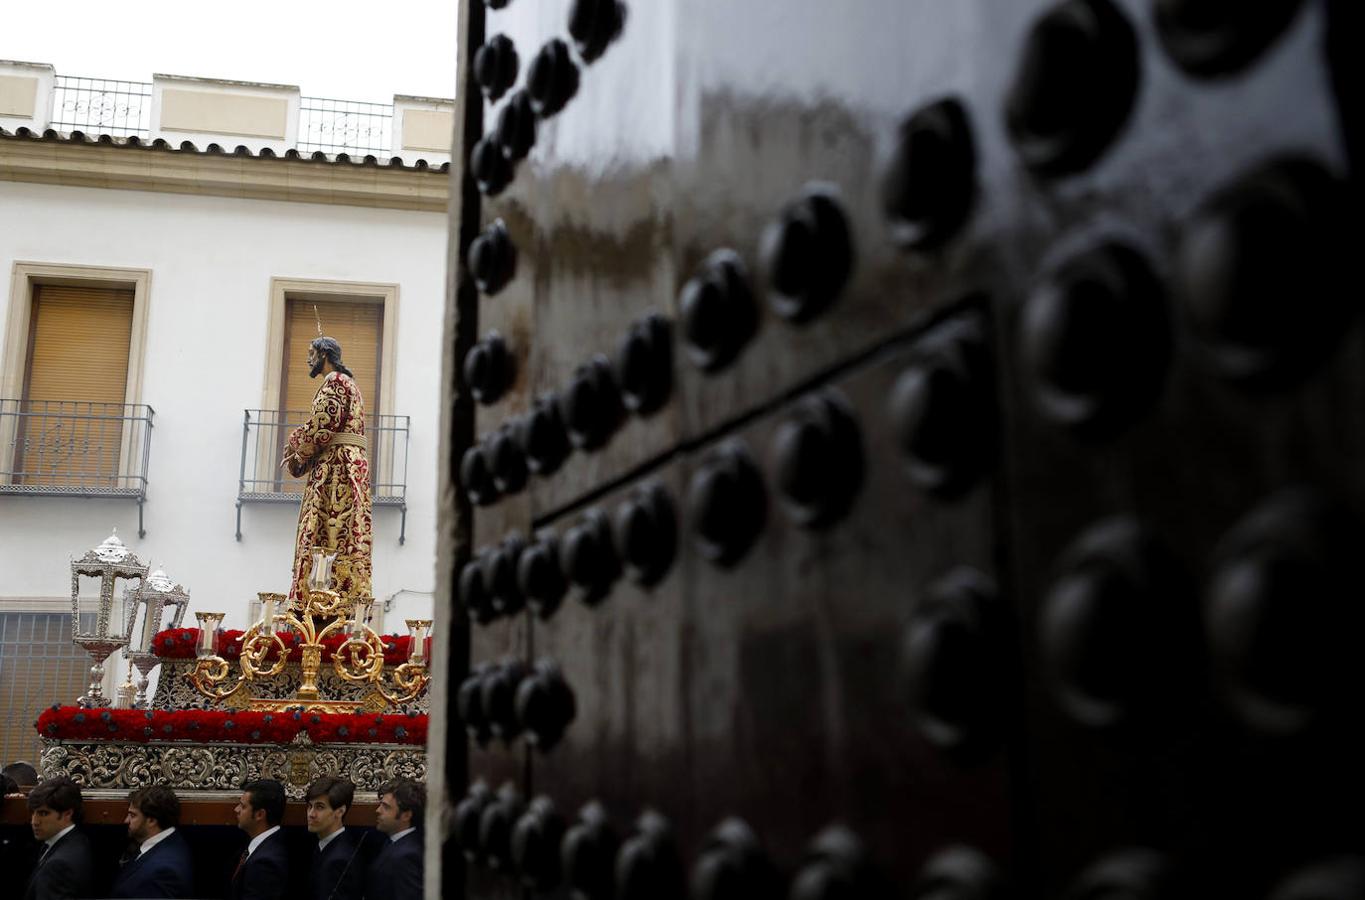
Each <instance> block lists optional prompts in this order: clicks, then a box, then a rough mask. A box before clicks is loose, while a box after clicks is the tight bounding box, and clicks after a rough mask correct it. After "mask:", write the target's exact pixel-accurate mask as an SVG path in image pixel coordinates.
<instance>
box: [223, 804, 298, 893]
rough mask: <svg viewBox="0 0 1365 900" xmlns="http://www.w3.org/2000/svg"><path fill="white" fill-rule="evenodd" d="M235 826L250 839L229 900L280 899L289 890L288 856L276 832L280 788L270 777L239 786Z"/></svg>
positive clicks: (280, 810) (281, 808)
mask: <svg viewBox="0 0 1365 900" xmlns="http://www.w3.org/2000/svg"><path fill="white" fill-rule="evenodd" d="M235 812H236V813H237V827H238V828H240V829H242V830H243V831H245V832H246V833H247V835H248V836H249V837H250V838H251V840H250V841H248V842H247V845H246V849H245V850H243V851H242V856H241V858H240V859H238V860H237V869H236V870H235V871H234V872H233V873H232V890H231V893H230V894H229V896H230V897H231V898H232V900H281V898H282V897H284V895H285V893H286V892H287V889H288V887H289V853H288V850H287V848H286V847H285V843H284V836H283V835H282V834H281V833H280V821H281V820H283V819H284V785H282V784H280V783H279V782H278V781H275V780H273V779H270V778H261V779H258V780H256V781H248V782H247V783H246V784H244V785H242V796H241V797H240V798H239V799H238V800H237V807H236V809H235Z"/></svg>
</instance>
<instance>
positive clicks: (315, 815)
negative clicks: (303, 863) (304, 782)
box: [306, 775, 366, 900]
mask: <svg viewBox="0 0 1365 900" xmlns="http://www.w3.org/2000/svg"><path fill="white" fill-rule="evenodd" d="M306 796H307V800H308V830H309V831H310V832H312V833H313V835H314V836H315V837H317V839H318V846H317V849H316V850H314V851H313V866H312V870H311V874H310V876H309V881H308V883H309V886H310V888H311V890H312V895H313V900H360V898H361V896H362V895H363V894H364V890H365V868H366V865H365V859H364V858H363V857H362V856H361V843H362V838H363V836H362V835H361V834H359V833H358V832H357V831H356V830H355V829H347V828H346V826H345V824H343V820H344V819H345V818H346V813H347V811H349V810H350V808H351V801H352V800H354V799H355V785H354V784H352V783H351V782H349V781H347V780H346V779H345V778H337V777H336V776H334V775H324V776H322V777H321V778H319V779H317V780H315V781H314V782H313V783H312V784H310V785H308V794H307V795H306Z"/></svg>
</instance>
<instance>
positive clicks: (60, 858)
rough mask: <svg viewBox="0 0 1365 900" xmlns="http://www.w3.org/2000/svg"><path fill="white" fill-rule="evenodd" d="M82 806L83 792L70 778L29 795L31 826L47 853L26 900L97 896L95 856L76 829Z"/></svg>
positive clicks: (40, 860) (47, 783) (45, 784)
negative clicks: (94, 892) (93, 879)
mask: <svg viewBox="0 0 1365 900" xmlns="http://www.w3.org/2000/svg"><path fill="white" fill-rule="evenodd" d="M81 805H82V801H81V789H80V788H79V787H77V786H76V783H75V782H73V781H71V779H69V778H54V779H52V780H51V781H44V782H43V783H42V784H39V785H38V786H37V787H35V788H34V789H33V790H31V791H29V794H28V812H29V825H31V826H32V827H33V837H34V839H35V840H37V841H38V842H39V843H40V844H42V845H43V849H42V855H41V856H39V857H38V864H37V865H36V866H35V867H34V869H33V874H32V875H31V876H30V877H29V880H28V887H27V888H26V889H25V891H24V900H58V898H67V897H91V896H93V895H94V894H93V885H92V884H91V880H92V879H91V876H92V873H93V872H94V871H95V859H94V855H93V854H92V853H91V852H90V841H89V840H87V839H86V837H85V835H84V834H81V832H80V830H79V829H78V828H76V825H77V823H79V822H80V820H81Z"/></svg>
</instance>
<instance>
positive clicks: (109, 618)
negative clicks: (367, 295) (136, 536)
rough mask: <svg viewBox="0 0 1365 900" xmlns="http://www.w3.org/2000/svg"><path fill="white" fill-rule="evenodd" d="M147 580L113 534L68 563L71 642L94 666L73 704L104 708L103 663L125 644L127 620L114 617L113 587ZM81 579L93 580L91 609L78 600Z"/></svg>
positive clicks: (141, 566) (144, 568)
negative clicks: (85, 619)
mask: <svg viewBox="0 0 1365 900" xmlns="http://www.w3.org/2000/svg"><path fill="white" fill-rule="evenodd" d="M146 577H147V565H146V564H145V563H143V562H142V560H140V559H138V558H137V556H136V555H135V554H134V553H133V551H131V550H129V549H128V548H127V547H125V546H124V545H123V541H120V540H119V539H118V532H117V530H115V532H114V533H113V534H111V535H109V537H107V538H105V539H104V542H103V543H101V544H100V545H99V546H98V547H95V548H94V549H93V550H87V551H86V553H85V555H84V556H82V557H81V558H80V559H74V560H72V561H71V640H72V641H73V642H75V643H76V644H78V645H80V646H81V648H83V649H84V650H85V652H86V653H89V654H90V658H91V659H93V660H94V661H95V664H94V665H93V666H91V667H90V686H89V687H88V688H86V692H85V695H84V696H83V697H81V698H80V699H78V700H77V701H76V702H77V703H78V704H79V705H81V706H84V707H97V706H107V705H108V704H109V700H108V698H107V697H105V696H104V689H103V686H102V682H103V681H104V661H105V660H106V659H108V658H109V655H110V654H111V653H113V652H114V651H115V650H117V649H118V648H120V647H123V646H126V645H127V643H128V632H127V630H126V624H127V619H126V617H125V618H123V619H122V620H120V619H118V618H116V617H115V616H114V593H115V585H116V582H117V581H118V580H119V579H124V580H126V581H132V580H133V579H137V580H138V581H139V582H140V581H141V580H142V579H143V578H146ZM81 578H97V579H99V582H100V593H99V598H98V600H96V601H95V605H94V608H93V609H91V608H90V606H89V604H90V602H91V601H89V600H88V599H87V600H85V601H82V599H81ZM83 604H84V605H85V606H86V608H85V610H84V611H85V612H93V613H94V622H92V623H91V627H90V628H89V629H86V628H83V627H82V626H81V613H82V611H83V610H82V605H83Z"/></svg>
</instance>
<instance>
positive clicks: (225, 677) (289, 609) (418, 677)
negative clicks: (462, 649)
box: [188, 551, 431, 712]
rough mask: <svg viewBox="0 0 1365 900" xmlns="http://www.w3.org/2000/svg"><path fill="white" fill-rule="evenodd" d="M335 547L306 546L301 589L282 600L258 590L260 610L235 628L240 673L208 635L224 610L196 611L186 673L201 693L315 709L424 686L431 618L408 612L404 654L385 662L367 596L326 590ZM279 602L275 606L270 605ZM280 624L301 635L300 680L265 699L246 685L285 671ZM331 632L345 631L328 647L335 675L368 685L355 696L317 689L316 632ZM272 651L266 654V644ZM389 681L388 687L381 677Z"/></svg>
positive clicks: (384, 701)
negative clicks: (307, 568) (292, 689)
mask: <svg viewBox="0 0 1365 900" xmlns="http://www.w3.org/2000/svg"><path fill="white" fill-rule="evenodd" d="M335 558H336V557H335V555H329V554H326V553H323V552H321V551H317V552H314V554H313V571H312V574H311V575H310V577H309V579H308V589H307V590H306V591H305V592H304V594H305V596H304V597H302V598H300V599H298V600H296V601H295V602H294V603H293V604H289V605H285V604H283V603H282V601H284V600H285V595H283V594H261V601H262V602H261V618H260V619H259V620H257V621H256V622H255V623H254V624H253V625H252V626H251V627H250V628H249V629H247V631H246V633H245V634H244V635H243V636H242V656H241V674H239V675H238V676H237V677H236V679H235V680H234V679H232V678H231V675H232V667H231V665H230V664H229V663H228V661H227V660H225V659H223V658H222V657H221V656H218V655H217V654H216V653H215V652H214V635H215V633H216V632H217V630H218V628H219V626H220V625H221V624H222V621H223V613H216V612H214V613H210V612H197V613H195V618H197V619H198V620H199V645H198V647H197V650H196V653H197V656H198V658H199V659H198V662H197V663H196V664H195V667H194V670H193V671H191V672H190V673H189V675H188V677H189V679H190V681H191V682H192V683H193V684H194V686H195V688H196V689H197V690H198V691H199V692H200V693H202V694H204V695H205V696H207V697H211V698H213V699H215V700H221V701H223V702H224V703H226V704H227V705H229V706H234V707H238V708H241V707H246V708H249V709H254V710H285V709H300V708H302V709H304V710H317V711H320V712H349V711H351V710H354V709H363V710H366V711H371V712H378V711H381V710H383V709H384V708H385V707H386V706H397V705H399V704H402V703H406V702H407V701H409V700H412V699H413V698H415V697H416V696H417V695H418V694H420V693H421V692H422V691H423V690H424V689H425V688H426V686H427V682H428V681H429V680H430V677H429V676H428V675H427V652H426V636H427V633H428V632H429V631H430V629H431V620H430V619H408V620H407V625H408V634H409V635H410V636H411V638H412V646H411V650H410V652H409V654H408V659H407V662H404V663H402V664H400V665H398V666H394V667H388V666H386V664H385V662H384V642H383V640H382V639H381V638H380V637H379V635H378V634H377V633H376V632H375V631H374V629H372V628H370V626H369V625H367V624H365V623H366V620H367V619H368V618H369V614H370V610H371V608H372V607H373V605H374V598H373V597H359V598H356V599H355V600H354V601H351V602H348V601H347V600H346V598H344V597H342V596H341V595H339V594H337V593H336V592H335V591H332V590H329V588H328V585H330V583H331V569H332V562H333V561H334V560H335ZM281 606H283V607H284V608H283V611H282V612H277V611H276V610H277V608H279V607H281ZM277 625H280V626H283V628H284V629H285V631H286V633H293V634H298V635H301V636H302V638H303V641H302V643H300V644H297V645H296V646H298V647H299V648H300V649H301V651H302V656H303V660H302V670H303V672H302V675H303V678H302V682H301V683H300V685H299V689H298V692H297V693H296V694H295V696H294V698H293V699H290V700H270V699H263V698H259V697H256V696H254V695H253V692H252V690H251V687H252V685H253V684H255V683H260V682H262V681H264V680H265V679H268V678H274V677H275V676H278V675H279V674H280V673H281V672H283V671H284V668H285V666H286V665H288V663H289V654H290V651H291V650H292V649H293V648H292V647H290V646H288V645H287V644H286V643H285V641H284V640H283V639H282V638H281V637H280V634H279V633H278V632H277V631H276V626H277ZM333 634H344V635H346V639H345V640H344V641H343V642H342V643H341V645H340V646H338V647H337V648H336V650H335V651H334V652H333V653H332V666H333V668H334V669H335V670H336V673H337V675H338V676H340V677H341V678H343V679H345V680H346V681H349V682H352V683H368V684H369V686H370V690H369V693H368V694H367V695H366V696H365V698H364V699H362V700H331V699H325V698H323V697H321V696H320V695H319V692H318V673H319V671H320V669H321V666H322V651H323V643H322V642H323V639H324V638H327V637H328V636H330V635H333ZM272 649H274V650H276V651H277V655H276V658H275V660H274V661H273V662H270V661H269V660H268V658H269V656H270V651H271V650H272ZM386 681H392V688H390V687H388V686H387V685H386V684H385V682H386Z"/></svg>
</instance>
